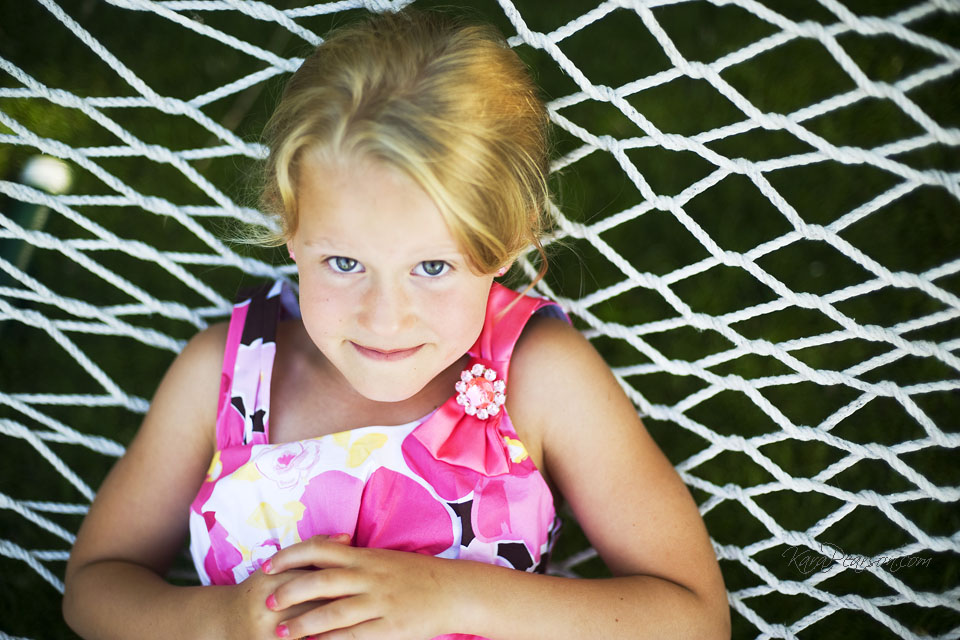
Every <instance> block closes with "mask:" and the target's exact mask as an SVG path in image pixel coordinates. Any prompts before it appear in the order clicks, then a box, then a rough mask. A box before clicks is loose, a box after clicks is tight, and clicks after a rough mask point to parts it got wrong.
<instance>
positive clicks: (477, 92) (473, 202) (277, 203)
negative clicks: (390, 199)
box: [261, 9, 549, 280]
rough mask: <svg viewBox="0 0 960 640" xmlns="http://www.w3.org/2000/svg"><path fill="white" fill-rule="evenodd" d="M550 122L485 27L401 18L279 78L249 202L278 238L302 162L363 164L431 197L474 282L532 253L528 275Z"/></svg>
mask: <svg viewBox="0 0 960 640" xmlns="http://www.w3.org/2000/svg"><path fill="white" fill-rule="evenodd" d="M548 126H549V118H548V116H547V113H546V109H545V108H544V106H543V102H542V101H541V100H540V98H539V97H538V94H537V89H536V87H535V85H534V84H533V82H532V80H531V78H530V75H529V73H528V71H527V69H526V67H525V66H524V64H523V62H522V61H521V60H520V58H519V57H518V56H517V55H516V53H514V52H513V50H511V49H510V47H509V46H508V45H507V43H506V41H505V40H504V38H503V36H502V35H501V34H500V33H499V32H497V31H496V29H494V28H493V27H490V26H486V25H482V24H469V23H467V22H465V21H464V20H462V19H460V18H455V17H451V16H449V15H446V14H439V13H424V12H419V11H411V10H409V9H406V10H403V11H400V12H397V13H384V14H380V15H375V16H372V17H370V18H368V19H366V20H364V21H361V22H358V23H356V24H351V25H347V26H345V27H341V28H339V29H337V30H336V31H334V33H333V34H332V35H330V36H329V37H328V38H327V39H326V40H325V41H324V42H323V44H321V45H320V46H319V47H318V48H317V49H316V51H315V52H314V54H313V55H311V56H310V57H309V58H307V59H306V60H305V61H304V63H303V65H302V66H301V67H300V69H299V70H297V72H296V73H294V74H293V76H292V77H291V78H290V80H289V82H288V83H287V86H286V88H285V90H284V93H283V97H282V99H281V101H280V104H279V106H278V107H277V109H276V111H275V112H274V114H273V116H272V118H271V119H270V121H269V122H268V123H267V126H266V129H265V131H264V137H265V143H266V145H267V147H268V148H269V149H270V154H269V157H268V159H267V162H266V166H265V176H264V189H263V192H262V196H261V204H262V206H263V208H264V210H265V211H266V212H267V213H268V214H271V215H273V216H275V217H276V218H277V220H278V222H279V230H278V231H277V232H275V233H270V234H269V235H268V236H267V237H265V238H262V239H263V240H265V241H266V243H267V244H274V245H279V244H282V243H283V242H286V241H287V240H288V239H289V238H290V237H291V236H292V235H293V234H294V233H295V232H296V230H297V224H298V212H297V189H296V183H297V179H298V164H299V163H300V161H301V159H302V158H303V155H304V153H307V152H309V153H317V154H319V157H320V158H321V159H323V160H324V161H330V162H332V163H342V162H345V161H347V160H348V159H351V158H353V159H360V158H364V159H366V158H369V159H374V160H378V161H381V162H385V163H388V164H389V165H391V166H393V167H395V168H398V169H400V170H402V171H404V172H406V173H407V174H408V175H409V176H410V177H411V178H413V179H414V180H415V181H416V182H417V183H418V184H419V185H420V187H421V188H423V190H424V191H425V192H426V193H427V194H428V195H429V196H430V197H431V198H432V199H433V200H434V202H435V203H436V204H437V207H438V208H439V209H440V211H441V213H442V215H443V217H444V220H445V222H446V223H447V225H448V227H449V228H450V230H451V233H452V234H453V236H454V238H455V240H456V241H457V243H458V244H459V246H460V248H461V250H462V251H463V252H464V254H465V255H466V256H467V258H468V259H469V260H470V262H471V267H472V268H473V269H475V270H476V271H477V272H479V273H493V272H494V271H496V270H497V269H498V268H500V267H503V266H505V265H507V264H509V263H510V262H511V261H513V260H514V259H516V258H517V257H518V256H519V255H520V254H521V253H522V252H523V251H524V250H525V249H526V248H527V247H529V246H530V245H533V246H534V247H536V248H537V250H538V251H539V252H540V257H541V266H540V273H539V275H538V276H537V280H539V279H540V278H541V277H542V276H543V274H544V273H545V272H546V267H547V261H546V257H545V255H544V253H543V247H542V245H541V243H540V237H541V235H542V234H543V233H544V232H545V231H546V227H547V225H548V221H549V216H548V214H547V204H548V202H549V191H548V187H547V177H548V174H549V167H548V136H547V134H548Z"/></svg>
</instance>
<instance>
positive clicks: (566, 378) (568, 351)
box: [507, 315, 635, 491]
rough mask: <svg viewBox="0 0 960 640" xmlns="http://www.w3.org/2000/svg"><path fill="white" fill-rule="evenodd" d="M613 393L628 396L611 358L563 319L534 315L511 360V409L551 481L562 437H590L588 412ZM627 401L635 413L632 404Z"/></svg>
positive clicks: (572, 445) (508, 394)
mask: <svg viewBox="0 0 960 640" xmlns="http://www.w3.org/2000/svg"><path fill="white" fill-rule="evenodd" d="M610 394H619V395H621V396H622V395H623V393H622V391H621V390H620V389H619V386H618V385H617V383H616V380H615V379H614V377H613V375H612V374H611V372H610V369H609V367H608V366H607V364H606V362H604V360H603V358H601V357H600V355H599V354H598V353H597V351H596V349H594V347H593V345H591V344H590V342H589V341H588V340H587V339H586V338H584V337H583V335H582V334H581V333H580V332H579V331H577V330H576V329H575V328H574V327H572V326H571V325H570V324H569V323H567V322H566V321H564V320H561V319H559V318H555V317H549V316H545V315H535V316H533V317H532V318H530V321H529V322H528V323H527V326H526V327H525V328H524V330H523V332H522V333H521V334H520V338H519V339H518V340H517V343H516V346H515V347H514V350H513V354H512V356H511V359H510V371H509V378H508V388H507V410H508V411H509V413H510V417H511V420H512V422H513V424H514V426H515V427H516V428H517V431H518V434H519V435H520V437H521V440H523V442H524V444H525V445H526V446H527V449H528V451H529V452H530V455H531V456H532V457H533V458H534V461H535V462H536V463H537V466H538V467H540V468H541V470H542V471H544V472H545V475H546V476H547V477H548V478H550V480H551V481H554V480H556V478H555V477H554V476H556V475H557V465H551V464H550V462H549V457H550V455H551V453H552V452H555V451H556V449H557V446H558V443H559V440H558V439H567V440H569V439H571V438H573V439H576V438H577V437H578V436H581V435H586V427H587V423H588V422H591V421H589V420H587V421H584V415H585V414H588V413H590V412H592V411H593V410H594V408H595V406H599V405H600V404H601V403H603V402H604V400H603V397H604V396H609V395H610ZM624 400H625V398H624ZM626 405H627V406H628V407H629V409H630V410H631V411H632V409H633V408H632V405H630V404H629V402H626ZM633 415H634V417H635V413H634V414H633ZM591 430H592V431H593V433H594V434H595V433H596V431H595V430H593V429H592V427H591ZM570 446H571V448H575V447H576V445H575V443H571V444H570ZM541 462H546V464H545V465H543V466H541V464H540V463H541ZM561 491H562V489H561Z"/></svg>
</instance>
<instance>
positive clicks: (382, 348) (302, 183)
mask: <svg viewBox="0 0 960 640" xmlns="http://www.w3.org/2000/svg"><path fill="white" fill-rule="evenodd" d="M300 172H301V173H300V176H299V178H300V179H299V181H298V183H297V184H298V193H297V200H298V205H299V222H298V227H297V231H296V233H295V234H294V235H293V237H292V238H291V239H290V241H289V242H288V243H287V244H288V247H289V248H290V250H291V252H293V253H294V254H295V255H296V261H297V269H298V271H299V273H300V307H301V313H302V314H303V324H304V327H305V328H306V331H307V333H308V334H309V336H310V338H311V339H312V340H313V342H314V343H315V344H316V345H317V348H318V349H319V350H320V351H321V352H322V353H323V355H324V356H325V357H326V358H327V360H328V361H329V362H330V363H331V364H333V365H334V366H335V367H336V368H337V370H338V371H339V372H340V373H341V374H342V375H343V377H344V378H345V379H346V380H347V382H349V383H350V384H351V385H352V386H353V388H354V389H356V391H357V392H358V393H360V394H361V395H363V396H364V397H366V398H368V399H370V400H375V401H379V402H399V401H401V400H406V399H407V398H410V397H412V396H414V395H415V394H416V393H417V392H419V391H420V390H421V389H423V388H424V387H425V386H426V385H427V383H428V382H430V381H431V380H432V379H433V378H434V377H435V376H437V375H438V374H439V373H440V372H442V371H444V370H445V369H446V368H447V367H449V366H450V365H452V364H453V363H454V362H456V361H457V360H458V359H459V358H461V357H462V356H463V355H464V353H466V351H467V349H469V348H470V347H471V346H472V345H473V343H474V342H475V341H476V339H477V336H479V335H480V330H481V328H482V327H483V321H484V313H485V310H486V304H487V296H488V294H489V292H490V285H491V282H492V281H493V275H492V274H491V275H476V274H474V273H473V272H471V271H470V269H469V266H468V262H467V258H466V256H464V255H463V254H462V253H461V252H460V248H459V247H458V246H457V243H456V242H455V241H454V239H453V236H452V235H451V234H450V231H449V229H448V228H447V226H446V224H445V222H444V220H443V218H442V216H441V215H440V211H439V209H438V208H437V206H436V205H435V204H434V202H433V201H432V200H431V199H430V197H429V196H428V195H427V194H426V192H424V191H423V189H421V188H420V186H419V185H418V184H417V183H416V182H414V181H413V179H412V178H410V177H409V176H407V175H406V174H405V173H403V172H402V171H400V170H398V169H395V168H393V167H391V166H389V165H387V164H384V163H380V162H376V161H366V160H357V161H351V162H345V163H342V164H341V165H340V166H332V165H330V164H325V163H323V162H322V161H321V160H319V159H318V158H316V157H310V156H309V155H308V156H307V157H306V158H305V160H304V162H302V163H301V166H300ZM451 393H452V392H451Z"/></svg>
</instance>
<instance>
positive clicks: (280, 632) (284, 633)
mask: <svg viewBox="0 0 960 640" xmlns="http://www.w3.org/2000/svg"><path fill="white" fill-rule="evenodd" d="M276 634H277V637H278V638H289V637H290V629H287V625H285V624H278V625H277V630H276Z"/></svg>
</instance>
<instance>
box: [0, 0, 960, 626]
mask: <svg viewBox="0 0 960 640" xmlns="http://www.w3.org/2000/svg"><path fill="white" fill-rule="evenodd" d="M404 4H406V3H403V2H389V1H387V0H381V1H379V2H378V1H375V0H370V1H369V2H360V1H353V0H347V1H342V2H330V3H326V4H317V5H311V6H296V4H295V3H290V5H289V6H288V5H287V4H284V5H283V6H280V4H279V3H278V4H277V6H271V5H269V4H265V3H261V2H248V1H243V0H223V1H217V0H196V1H168V2H147V1H146V0H109V1H106V2H95V1H92V0H91V1H88V2H61V3H59V4H58V3H57V2H55V1H54V0H36V1H34V0H29V1H27V0H25V1H24V2H20V3H7V4H5V5H4V6H3V8H2V9H0V25H2V27H0V69H2V73H0V145H2V146H0V177H2V178H3V180H2V181H0V249H2V252H0V338H2V340H3V342H2V347H0V349H2V354H3V355H2V360H3V365H2V367H0V370H2V372H0V383H2V384H0V433H2V437H0V443H2V447H0V460H2V463H0V469H2V470H0V482H2V485H0V590H2V591H0V638H7V637H18V636H25V637H55V636H64V637H67V634H68V632H67V631H65V630H64V629H63V628H62V627H60V626H57V625H58V623H57V622H56V620H57V619H58V617H59V599H60V592H61V590H62V588H63V583H62V579H63V572H64V566H65V561H66V558H67V555H68V550H69V548H70V545H71V542H72V541H73V539H74V534H75V532H76V529H77V527H78V526H79V523H80V520H81V518H82V515H83V514H84V513H85V512H86V509H87V507H88V505H89V503H90V501H91V499H92V498H93V495H94V493H95V490H96V488H97V486H98V485H99V483H100V482H101V480H102V478H103V476H104V474H105V473H106V471H107V470H108V469H109V467H110V465H111V464H112V463H113V461H115V459H116V457H117V456H119V455H120V454H121V453H122V451H123V449H124V445H125V444H126V443H127V442H129V440H130V438H131V437H132V435H133V433H134V432H135V430H136V428H137V426H138V423H139V421H140V420H141V418H142V415H143V413H144V412H145V411H146V409H147V407H148V403H149V397H150V395H151V394H152V392H153V390H154V389H155V387H156V385H157V383H158V382H159V379H160V376H161V375H162V374H163V371H164V370H165V368H166V366H167V365H168V364H169V363H170V361H171V360H172V358H173V357H174V355H175V354H176V353H177V352H178V350H179V349H180V348H181V347H182V345H183V344H184V342H185V340H186V339H188V338H189V337H190V336H191V335H192V334H193V333H195V332H196V331H197V330H198V329H200V328H202V327H204V326H206V325H207V324H208V323H211V322H216V321H220V320H222V319H224V317H225V316H226V314H227V311H228V306H229V301H230V299H231V298H232V296H233V294H234V292H235V291H236V290H237V288H238V286H239V285H240V284H241V282H243V283H245V284H250V282H252V281H254V280H256V279H263V278H272V277H277V276H280V277H291V276H292V275H293V271H292V269H291V268H290V267H289V266H285V265H286V261H285V260H284V257H283V256H281V255H280V254H279V252H272V251H267V250H256V249H251V248H248V247H239V246H237V245H233V244H229V243H227V242H225V241H224V240H222V238H223V237H224V235H225V234H224V232H229V231H230V229H231V227H230V226H229V221H230V220H237V219H240V220H245V221H252V222H257V221H259V220H262V217H261V215H260V214H259V213H258V212H257V211H256V209H255V207H254V206H252V205H251V203H253V202H255V201H256V198H255V189H256V179H255V176H256V166H257V160H258V159H259V158H261V157H262V155H263V148H262V147H261V146H260V145H259V144H258V143H257V134H258V132H259V130H260V128H262V126H263V124H264V122H265V120H266V118H267V117H268V114H269V112H270V109H271V107H272V105H273V104H274V103H275V100H276V98H277V96H278V95H279V91H280V87H281V86H282V82H283V79H284V78H285V77H286V75H287V74H288V73H289V72H291V71H292V70H294V69H295V68H296V67H297V66H298V64H299V62H300V60H301V59H302V56H303V55H305V54H306V53H307V52H308V51H309V49H310V47H312V46H314V45H316V44H317V43H319V42H320V41H321V36H322V34H323V33H325V32H326V31H327V30H328V29H329V28H330V27H331V26H332V25H335V24H338V23H341V22H343V21H344V20H346V19H347V17H348V16H350V15H353V14H356V13H357V12H358V11H359V10H360V9H361V8H362V7H365V8H367V9H370V10H373V11H382V10H389V9H393V8H398V7H400V6H402V5H404ZM430 4H431V3H428V2H421V1H418V2H416V5H417V6H422V7H426V6H430ZM434 4H436V3H434ZM471 6H472V7H474V8H475V9H474V10H475V12H476V13H477V14H478V15H481V16H483V17H484V18H486V19H487V20H489V21H492V22H493V23H494V24H496V25H497V26H499V27H500V28H501V29H502V30H503V31H504V33H505V34H507V35H508V37H509V38H510V44H511V45H512V46H514V47H515V48H516V50H517V51H518V53H520V55H521V56H522V57H523V58H524V59H525V60H526V61H527V62H528V64H530V66H531V68H532V69H533V71H534V75H535V78H536V80H537V82H538V83H539V84H540V85H541V86H542V87H543V90H544V93H545V96H546V98H547V100H548V104H549V108H550V113H551V117H552V119H553V122H554V123H555V129H556V131H555V134H556V145H555V146H556V150H555V157H554V161H553V168H554V170H555V171H554V175H553V178H552V179H553V184H554V187H555V192H556V204H557V206H556V208H555V209H554V215H555V217H556V220H557V231H556V234H555V240H560V241H561V242H556V241H554V242H552V244H551V246H552V250H553V253H552V254H551V271H550V274H549V275H548V277H547V279H546V280H545V281H544V282H542V283H541V284H539V285H538V286H537V289H538V291H539V292H540V293H541V294H542V295H546V296H550V297H552V298H555V299H557V300H558V301H560V302H561V303H562V304H563V306H564V307H565V308H566V309H567V310H568V311H569V312H570V313H571V315H572V317H573V318H574V321H575V323H576V325H577V326H578V328H580V329H581V330H582V331H583V332H584V333H585V334H586V335H587V336H588V337H589V338H590V339H591V340H592V341H593V343H594V344H595V346H596V347H597V349H598V350H599V351H600V352H601V353H602V354H603V355H604V357H605V358H606V359H607V361H608V362H609V363H610V365H611V366H612V367H613V368H614V371H615V373H616V375H617V376H618V378H619V380H620V382H621V383H622V385H623V388H624V389H625V390H626V392H627V393H628V395H629V397H630V398H631V399H632V400H633V402H634V403H635V404H636V406H637V407H638V410H639V411H640V413H641V415H642V416H643V417H644V421H645V423H646V425H647V427H648V429H649V430H650V431H651V433H652V434H653V435H654V437H655V438H656V439H657V441H658V443H659V444H660V446H661V447H662V448H663V449H664V451H665V452H666V453H667V455H668V456H669V457H670V459H671V461H672V462H673V463H674V464H675V465H676V467H677V469H678V470H679V472H680V473H681V474H682V477H683V479H684V481H685V482H686V483H687V485H688V487H690V489H691V492H692V493H693V495H694V498H695V499H696V500H697V502H698V504H699V505H700V511H701V513H702V514H703V516H704V519H705V521H706V524H707V527H708V530H709V532H710V534H711V538H712V540H713V543H714V546H715V549H716V552H717V555H718V557H719V558H720V561H721V567H722V569H723V572H724V578H725V581H726V584H727V588H728V590H729V601H730V605H731V607H732V612H733V613H732V615H733V631H734V637H737V638H748V637H751V638H752V637H759V638H821V637H833V636H834V635H837V636H839V635H844V636H849V635H853V636H854V637H859V636H861V635H866V634H868V633H869V634H871V635H872V636H874V637H904V638H926V637H939V638H957V637H960V604H958V603H960V515H958V512H960V510H958V509H957V508H956V506H957V505H956V503H957V501H958V499H960V472H958V471H957V465H956V461H957V448H958V446H960V434H958V431H960V429H958V420H960V419H958V416H960V391H958V390H960V358H958V355H957V351H958V349H960V298H958V295H960V274H958V272H960V217H958V214H960V205H958V199H960V163H958V159H960V129H958V127H960V89H958V87H960V82H958V79H960V73H958V71H960V2H956V1H953V0H936V1H929V2H851V1H846V0H845V2H840V1H839V0H820V1H819V2H806V1H804V2H801V1H791V2H787V1H783V0H778V1H777V2H774V1H772V0H767V1H766V2H759V1H755V0H731V1H722V0H713V1H712V2H705V1H700V0H689V1H682V0H677V1H670V0H647V1H642V0H634V1H630V0H619V1H612V0H611V1H605V2H586V1H583V0H581V1H579V2H577V1H570V2H556V3H553V2H549V3H547V2H536V1H535V0H527V1H526V2H519V1H518V2H516V3H511V2H510V0H500V2H499V3H496V2H493V1H492V0H491V1H488V2H481V1H478V2H476V3H474V4H472V5H471ZM38 156H42V158H38ZM522 267H523V269H524V270H525V273H526V276H527V277H531V276H532V275H533V274H534V273H535V269H534V266H533V265H531V264H530V263H526V264H524V265H522ZM519 282H520V280H518V283H519ZM584 428H589V425H584ZM600 472H602V470H598V473H600ZM158 490H159V491H162V487H161V488H158ZM611 499H613V500H615V499H616V496H611ZM568 520H570V522H569V525H568V527H567V530H566V531H565V532H564V534H563V535H562V537H561V539H560V542H559V544H558V549H557V552H556V558H555V562H554V564H553V569H552V570H553V571H554V572H555V573H558V574H563V575H581V576H603V575H606V573H605V572H606V570H605V568H604V567H603V565H602V562H601V561H600V560H599V559H598V558H597V557H596V553H595V552H594V551H593V550H592V549H590V548H589V545H588V543H587V542H586V540H585V538H584V537H583V536H582V534H581V533H579V530H578V529H577V527H576V525H575V523H573V522H572V519H571V518H569V517H568ZM185 566H186V565H185V564H183V566H181V567H180V568H178V569H177V571H176V572H175V579H184V580H189V577H184V576H185V575H186V574H187V572H186V570H185V569H184V567H185ZM38 621H41V622H42V624H40V626H38ZM38 629H48V631H46V632H44V633H43V635H38V634H40V633H41V632H40V631H38ZM8 634H9V635H8Z"/></svg>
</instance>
